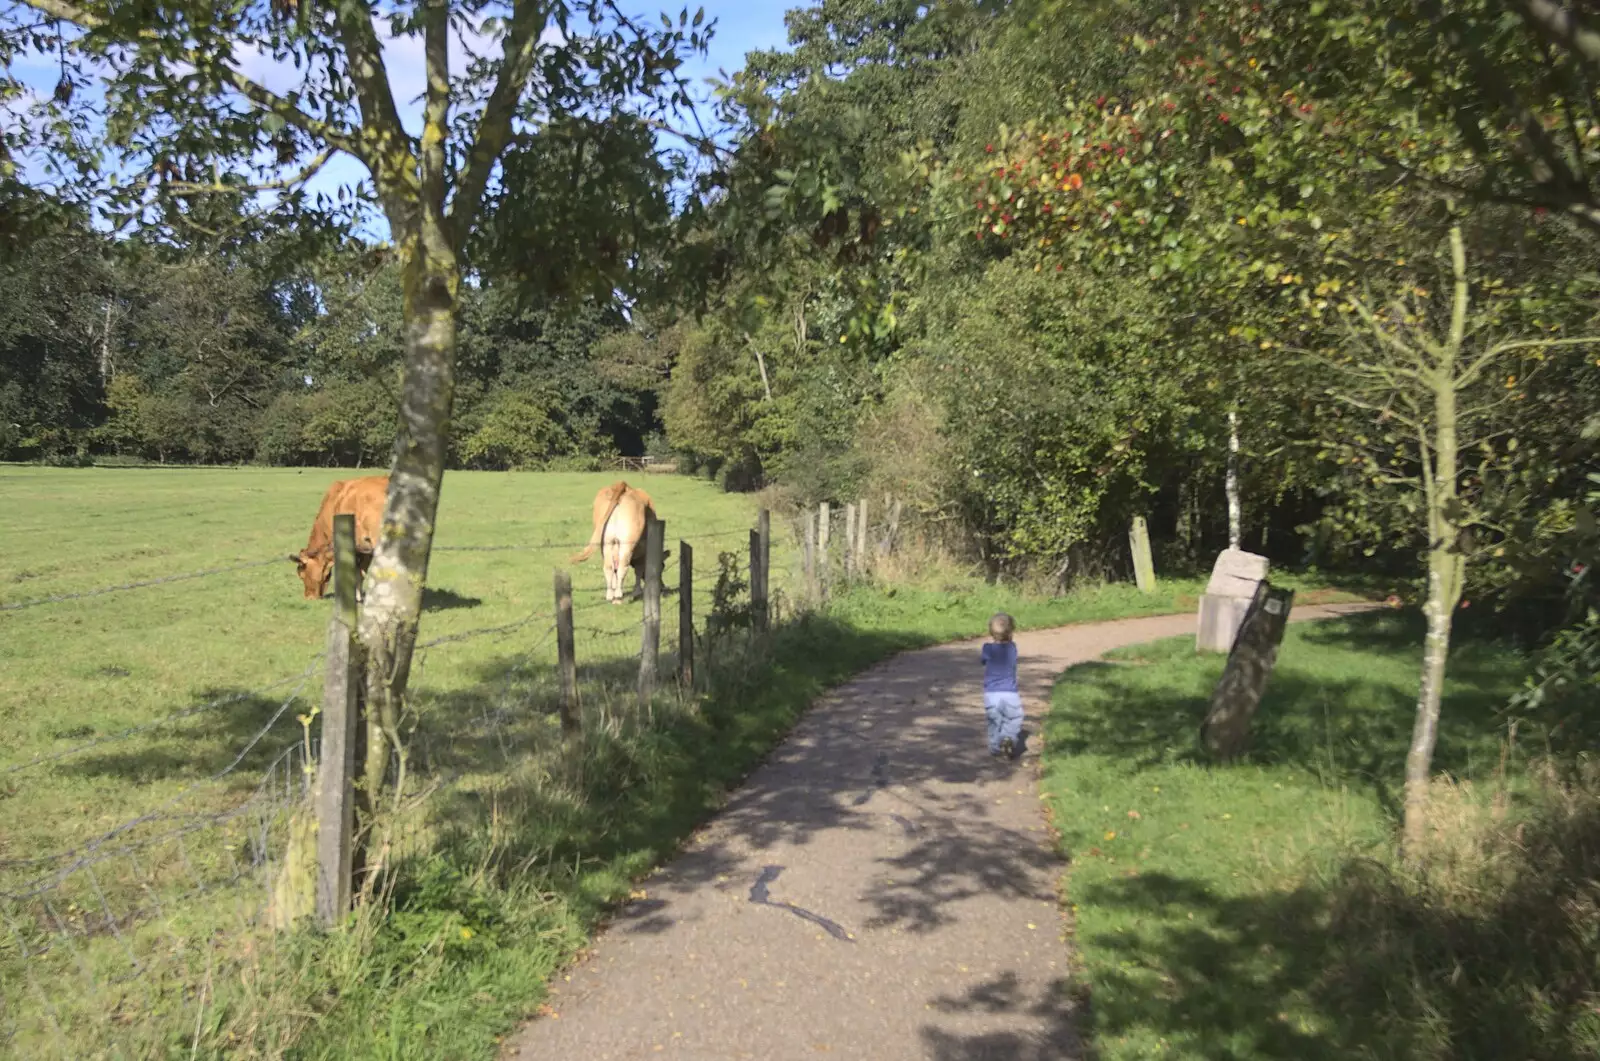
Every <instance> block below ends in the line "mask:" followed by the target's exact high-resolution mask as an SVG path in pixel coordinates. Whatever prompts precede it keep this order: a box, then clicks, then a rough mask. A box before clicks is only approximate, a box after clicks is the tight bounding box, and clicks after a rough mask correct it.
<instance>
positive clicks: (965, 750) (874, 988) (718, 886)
mask: <svg viewBox="0 0 1600 1061" xmlns="http://www.w3.org/2000/svg"><path fill="white" fill-rule="evenodd" d="M1363 607H1367V606H1363V605H1323V606H1309V607H1297V608H1295V609H1294V613H1293V615H1292V619H1293V620H1303V619H1314V618H1325V617H1328V616H1332V615H1336V614H1342V613H1346V612H1349V611H1352V610H1358V609H1361V608H1363ZM1194 622H1195V621H1194V617H1193V616H1192V615H1183V616H1161V617H1154V618H1143V619H1127V620H1120V621H1116V622H1107V623H1094V624H1087V625H1081V626H1071V627H1063V628H1060V629H1055V630H1041V631H1031V632H1023V633H1019V634H1018V636H1017V642H1018V648H1019V650H1020V654H1021V657H1022V672H1021V678H1022V683H1023V698H1024V705H1025V707H1026V709H1027V712H1028V722H1027V727H1026V731H1027V732H1028V733H1029V734H1037V732H1038V720H1039V716H1040V712H1041V710H1042V708H1043V707H1044V705H1045V704H1046V703H1047V697H1048V695H1049V688H1050V684H1051V682H1053V681H1054V679H1055V676H1056V675H1057V674H1059V673H1060V672H1061V671H1063V670H1065V669H1066V668H1067V667H1069V666H1071V665H1073V664H1075V663H1080V662H1083V661H1084V660H1088V659H1093V658H1095V657H1096V656H1099V655H1100V654H1101V653H1103V652H1106V651H1107V650H1109V649H1112V648H1116V647H1118V646H1121V645H1128V644H1135V643H1138V642H1141V641H1149V640H1152V639H1155V638H1161V637H1170V636H1173V635H1178V634H1193V632H1194ZM981 680H982V668H981V666H980V665H979V663H978V642H976V641H968V642H961V643H956V644H951V645H942V646H939V647H937V648H930V649H924V650H921V651H917V652H908V653H904V654H902V655H900V656H897V657H894V658H893V659H890V660H887V661H885V662H884V663H881V664H879V665H878V666H876V667H873V668H871V669H870V670H867V671H865V672H863V673H862V674H860V675H859V676H857V677H856V678H855V679H853V680H851V681H850V682H848V683H846V684H845V685H842V686H840V687H838V688H837V689H835V690H833V691H832V692H831V693H830V694H829V695H828V696H827V697H825V698H824V699H823V700H821V701H820V702H818V703H817V704H815V705H814V706H813V707H812V709H811V710H810V711H809V712H808V713H807V714H806V715H805V717H804V718H803V719H802V720H801V721H800V723H799V724H798V725H797V726H796V727H795V730H794V732H793V733H792V735H791V736H790V737H789V738H788V739H787V740H786V741H785V742H784V743H783V744H782V745H781V746H780V747H779V748H778V749H777V750H776V751H775V752H774V753H773V754H772V756H771V758H770V759H769V760H768V761H767V763H765V764H764V765H763V766H762V767H761V768H759V769H758V770H756V771H755V772H754V773H753V774H752V775H751V776H750V778H749V779H748V781H747V782H746V783H745V785H744V786H743V787H742V788H740V789H739V790H738V792H736V793H735V794H734V795H733V796H732V797H731V799H730V801H729V803H728V805H727V807H726V808H725V809H724V810H723V811H722V813H721V814H719V815H718V816H717V817H716V818H715V819H713V820H712V821H711V822H710V823H708V824H707V826H706V827H705V828H704V829H703V830H702V831H701V832H700V833H699V834H698V835H697V836H696V837H695V838H694V840H693V842H692V843H691V844H690V845H689V846H688V848H687V849H686V850H685V851H684V852H683V853H682V854H681V855H680V856H679V857H678V858H677V859H676V860H675V861H673V862H672V863H671V864H670V865H668V866H666V867H665V868H663V869H662V870H660V871H658V872H657V873H656V874H655V875H653V876H652V877H651V878H650V879H648V880H647V881H646V882H645V883H644V884H642V885H641V887H642V888H643V890H644V891H645V893H646V894H645V897H644V898H643V899H638V900H635V901H634V902H632V903H631V904H630V905H629V906H627V907H626V908H624V909H623V910H622V911H620V912H619V914H618V916H617V918H616V920H615V921H614V922H613V923H612V925H611V926H610V928H609V929H608V930H607V931H606V932H605V933H604V934H603V935H602V936H601V937H600V939H599V940H598V941H597V943H596V945H595V947H594V949H593V951H592V953H591V954H590V956H589V957H588V958H587V959H586V960H584V961H582V962H580V963H578V964H577V965H576V966H574V967H573V968H572V969H570V970H568V973H567V974H566V975H565V977H564V978H561V977H558V978H557V981H556V984H555V990H554V991H553V993H552V997H551V999H550V1008H551V1010H552V1011H553V1014H554V1015H553V1016H545V1017H542V1018H539V1019H537V1020H534V1021H532V1022H530V1023H528V1024H526V1025H524V1026H523V1028H522V1029H520V1030H519V1031H518V1032H517V1033H516V1034H515V1035H513V1036H511V1037H509V1038H508V1039H507V1042H506V1047H505V1054H504V1056H505V1057H506V1058H508V1059H509V1058H518V1059H521V1061H632V1059H635V1058H658V1057H675V1058H689V1059H694V1061H733V1059H752V1061H796V1059H800V1058H805V1059H816V1058H828V1057H833V1058H850V1059H860V1061H913V1059H915V1061H924V1059H926V1061H979V1059H984V1061H987V1059H991V1058H992V1059H996V1061H999V1059H1005V1061H1045V1059H1051V1061H1054V1059H1061V1058H1076V1057H1080V1056H1082V1050H1081V1048H1080V1045H1079V1043H1078V1040H1077V1038H1076V1035H1075V1032H1074V1028H1073V1024H1074V1021H1073V1017H1072V1013H1071V1010H1070V1006H1069V1003H1068V999H1067V995H1066V992H1065V990H1064V988H1065V983H1066V979H1067V959H1068V950H1067V944H1066V943H1065V942H1064V940H1063V922H1062V920H1061V918H1060V915H1059V905H1058V903H1057V898H1056V896H1057V891H1056V889H1057V886H1058V882H1059V877H1060V873H1061V869H1062V864H1061V862H1060V861H1059V859H1058V858H1057V857H1056V856H1055V854H1054V853H1053V852H1052V850H1051V848H1050V843H1049V835H1048V833H1047V832H1046V828H1045V823H1044V819H1043V815H1042V813H1041V810H1040V807H1039V795H1038V790H1037V786H1036V779H1037V774H1038V769H1037V767H1038V761H1037V756H1038V742H1037V738H1036V737H1034V738H1032V739H1031V741H1030V744H1029V746H1028V748H1027V750H1026V752H1025V753H1024V755H1023V756H1022V758H1021V760H1020V761H1018V762H1014V763H1008V762H1003V761H998V760H994V759H991V758H990V757H989V754H988V751H987V749H986V747H985V743H984V720H983V709H982V695H981V690H982V685H981Z"/></svg>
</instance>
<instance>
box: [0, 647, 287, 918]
mask: <svg viewBox="0 0 1600 1061" xmlns="http://www.w3.org/2000/svg"><path fill="white" fill-rule="evenodd" d="M310 677H311V672H310V670H308V671H307V672H306V674H305V676H304V677H303V678H302V680H301V682H300V684H299V685H297V686H296V687H295V688H294V690H293V691H292V692H291V693H290V694H289V695H288V696H287V697H286V698H285V699H284V701H283V702H282V703H281V704H279V705H278V709H277V710H276V711H275V712H273V714H272V717H271V718H269V719H268V720H267V722H266V724H265V725H264V726H262V727H261V728H260V729H258V730H257V731H256V733H255V735H254V736H252V737H251V738H250V739H249V740H248V741H246V742H245V745H244V747H243V748H241V749H240V750H239V754H237V755H235V756H234V757H233V761H232V762H230V763H229V764H228V765H227V766H224V767H223V768H222V769H221V770H218V771H216V772H215V773H213V774H211V775H210V776H209V777H206V778H203V779H202V780H200V781H197V782H195V783H193V784H189V785H185V786H183V787H182V788H181V789H179V790H178V792H177V793H175V794H174V795H173V796H171V797H170V798H168V799H166V800H163V801H162V802H161V803H159V804H157V805H156V806H155V807H152V808H151V809H150V810H148V811H146V812H145V813H143V814H141V815H139V816H137V817H135V818H130V819H128V820H127V821H125V822H123V823H121V824H120V825H118V826H116V827H114V828H113V829H111V830H109V831H108V832H105V833H102V834H101V835H100V836H98V837H96V838H95V839H94V840H91V841H89V842H88V843H86V844H80V845H77V846H76V847H73V848H69V849H67V850H66V851H61V852H57V853H56V854H55V855H53V856H50V855H47V856H40V858H41V859H42V860H44V861H51V860H56V859H62V858H69V857H72V856H73V855H77V856H78V857H77V858H76V859H75V860H74V861H73V862H71V863H69V864H67V865H66V866H63V867H62V868H61V869H59V870H56V871H55V872H54V873H52V874H47V875H46V876H44V877H39V878H35V879H34V880H33V881H30V882H29V883H28V884H26V885H24V887H25V888H28V887H32V890H31V891H26V892H9V893H0V898H8V899H25V898H29V897H30V896H33V895H37V894H39V893H41V892H43V891H48V890H49V889H50V888H51V887H54V886H55V885H56V884H58V883H60V882H61V881H62V880H65V879H66V878H67V877H68V876H70V875H71V874H72V873H73V872H75V871H76V869H78V868H79V867H80V866H83V865H92V864H93V862H92V861H91V860H90V859H89V856H90V855H92V854H93V853H95V852H96V851H98V850H99V849H100V848H102V847H104V846H105V845H106V844H108V843H110V842H111V841H113V840H115V839H116V838H117V837H119V836H122V835H124V834H126V833H128V832H131V831H132V830H133V829H136V828H138V827H139V826H140V825H145V824H148V823H150V822H154V821H160V820H161V818H162V812H164V811H166V810H167V809H168V808H170V807H173V806H176V805H177V804H179V803H181V802H183V800H185V799H187V798H188V797H189V796H190V795H191V794H192V793H193V792H194V790H195V789H196V787H197V786H199V785H209V784H212V783H214V782H216V781H220V780H221V779H222V778H224V777H226V776H228V775H229V774H231V773H233V771H234V770H236V769H238V766H239V764H240V763H242V762H243V761H244V758H245V756H247V755H249V754H250V752H251V751H252V750H253V749H254V748H255V746H256V745H257V744H259V743H260V742H261V740H262V739H263V738H264V737H266V735H267V734H268V733H270V732H271V731H272V729H273V727H274V726H276V725H277V724H278V721H279V719H281V718H283V716H284V713H285V712H287V711H288V710H289V706H290V705H291V704H293V703H294V702H295V701H297V700H299V699H300V693H301V691H302V690H303V689H304V688H305V683H306V682H307V681H309V680H310ZM3 865H6V863H0V866H3ZM46 880H49V883H41V882H44V881H46Z"/></svg>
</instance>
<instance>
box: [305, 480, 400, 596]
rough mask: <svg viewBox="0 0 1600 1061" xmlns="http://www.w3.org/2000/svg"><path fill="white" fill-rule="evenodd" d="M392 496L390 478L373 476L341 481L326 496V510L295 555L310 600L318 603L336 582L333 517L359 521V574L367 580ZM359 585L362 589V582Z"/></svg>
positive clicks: (357, 536) (357, 563)
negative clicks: (389, 497)
mask: <svg viewBox="0 0 1600 1061" xmlns="http://www.w3.org/2000/svg"><path fill="white" fill-rule="evenodd" d="M388 495H389V477H388V476H387V475H370V476H368V477H366V478H365V479H341V480H339V481H338V482H336V483H334V484H333V485H332V486H330V487H328V492H327V493H325V494H323V495H322V507H321V508H320V509H318V510H317V519H316V522H315V523H313V524H312V525H311V537H310V539H309V540H307V542H306V547H305V548H304V549H302V550H300V552H299V553H291V554H290V555H289V559H290V560H292V561H294V563H295V566H296V567H297V568H298V570H299V573H300V581H301V582H304V583H305V587H306V600H317V599H318V598H319V597H321V596H322V595H323V594H324V593H326V592H327V591H328V582H329V581H330V580H331V579H332V578H333V517H335V516H344V515H353V516H355V518H356V571H357V572H358V574H359V577H360V578H366V575H367V567H368V565H370V564H371V563H372V553H373V550H374V549H376V548H377V546H378V536H379V534H380V532H381V530H382V528H383V503H384V500H385V498H387V497H388ZM357 585H360V583H359V582H358V583H357Z"/></svg>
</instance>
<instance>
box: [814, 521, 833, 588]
mask: <svg viewBox="0 0 1600 1061" xmlns="http://www.w3.org/2000/svg"><path fill="white" fill-rule="evenodd" d="M832 534H833V508H832V506H830V505H829V504H828V502H826V501H824V502H823V503H822V505H821V506H820V507H819V508H818V510H817V585H818V587H819V588H820V589H821V591H822V599H823V600H827V599H828V584H829V581H830V579H831V578H832V575H833V571H832V566H831V564H830V563H829V556H828V540H829V538H830V537H832Z"/></svg>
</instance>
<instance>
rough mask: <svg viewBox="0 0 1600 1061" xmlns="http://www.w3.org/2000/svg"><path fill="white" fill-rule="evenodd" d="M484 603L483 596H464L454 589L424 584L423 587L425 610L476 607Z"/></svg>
mask: <svg viewBox="0 0 1600 1061" xmlns="http://www.w3.org/2000/svg"><path fill="white" fill-rule="evenodd" d="M482 603H483V598H481V597H464V596H462V595H461V594H459V593H457V592H455V591H454V590H448V589H435V588H434V587H432V586H424V587H423V589H422V610H423V611H425V612H448V611H454V610H456V609H457V608H476V607H477V606H478V605H480V604H482Z"/></svg>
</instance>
